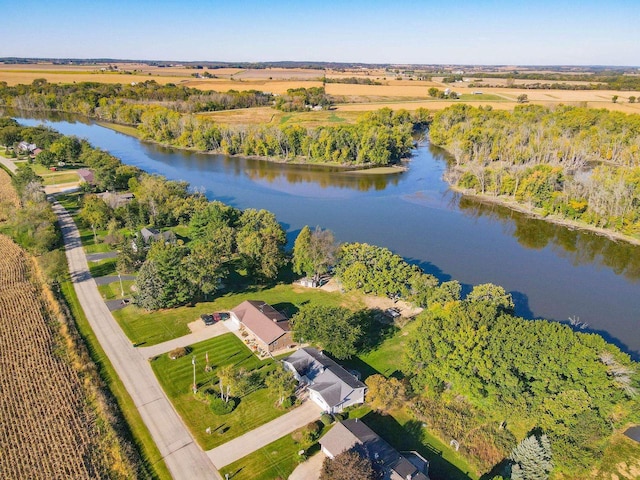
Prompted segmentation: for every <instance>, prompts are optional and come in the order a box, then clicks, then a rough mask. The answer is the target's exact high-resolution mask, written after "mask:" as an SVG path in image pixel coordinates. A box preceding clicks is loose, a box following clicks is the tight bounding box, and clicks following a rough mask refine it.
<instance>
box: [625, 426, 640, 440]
mask: <svg viewBox="0 0 640 480" xmlns="http://www.w3.org/2000/svg"><path fill="white" fill-rule="evenodd" d="M624 434H625V435H626V436H627V437H629V438H630V439H631V440H635V441H636V442H640V426H637V427H631V428H628V429H627V430H626V432H624Z"/></svg>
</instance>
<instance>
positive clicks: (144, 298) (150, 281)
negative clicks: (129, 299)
mask: <svg viewBox="0 0 640 480" xmlns="http://www.w3.org/2000/svg"><path fill="white" fill-rule="evenodd" d="M136 289H137V294H136V303H137V304H138V305H139V306H140V307H142V308H145V309H147V310H158V309H159V308H162V307H163V304H162V301H161V299H160V298H161V295H162V291H163V289H164V282H163V281H162V277H161V276H160V274H159V273H158V269H157V267H156V264H155V263H154V262H153V261H151V260H147V261H146V262H144V263H143V264H142V267H140V272H138V277H137V278H136Z"/></svg>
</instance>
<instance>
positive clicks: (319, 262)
mask: <svg viewBox="0 0 640 480" xmlns="http://www.w3.org/2000/svg"><path fill="white" fill-rule="evenodd" d="M335 252H336V244H335V239H334V238H333V233H331V231H329V230H322V229H321V228H320V227H316V229H315V230H314V231H313V232H312V231H311V230H310V229H309V227H308V226H306V225H305V226H304V227H303V228H302V230H300V233H299V234H298V237H297V238H296V241H295V243H294V245H293V271H294V272H295V273H297V274H299V275H302V274H304V275H307V276H308V277H313V280H314V281H315V282H318V281H319V280H320V276H321V275H323V274H325V273H327V270H328V269H329V267H330V266H331V265H333V263H334V262H335Z"/></svg>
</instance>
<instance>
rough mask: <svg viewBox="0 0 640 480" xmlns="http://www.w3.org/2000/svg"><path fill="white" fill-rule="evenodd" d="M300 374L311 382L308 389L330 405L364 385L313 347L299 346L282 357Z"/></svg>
mask: <svg viewBox="0 0 640 480" xmlns="http://www.w3.org/2000/svg"><path fill="white" fill-rule="evenodd" d="M284 361H285V362H287V363H289V364H291V365H292V366H293V368H295V369H296V371H297V372H298V374H299V375H300V376H305V377H307V378H308V379H309V381H310V382H311V385H310V386H309V389H310V390H314V391H316V392H318V393H319V394H320V395H321V396H322V398H323V399H324V400H325V402H327V404H328V405H329V406H331V407H334V406H336V405H339V404H340V403H341V402H342V400H343V399H344V398H346V397H347V396H349V394H350V393H351V392H352V391H353V390H355V389H359V388H366V385H365V384H364V383H362V382H361V381H360V380H358V379H357V378H356V377H354V376H353V375H352V374H350V373H349V372H348V371H346V370H345V369H344V368H343V367H341V366H340V365H338V363H336V362H334V361H333V360H332V359H330V358H329V357H327V356H326V355H325V354H323V353H322V352H320V351H318V350H316V349H315V348H311V347H307V348H301V349H300V350H298V351H297V352H295V353H294V354H293V355H291V356H289V357H287V358H285V359H284Z"/></svg>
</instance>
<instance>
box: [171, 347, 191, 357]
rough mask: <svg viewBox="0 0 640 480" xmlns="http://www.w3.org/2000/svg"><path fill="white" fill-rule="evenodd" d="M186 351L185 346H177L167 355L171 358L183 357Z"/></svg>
mask: <svg viewBox="0 0 640 480" xmlns="http://www.w3.org/2000/svg"><path fill="white" fill-rule="evenodd" d="M187 353H189V352H188V351H187V349H186V348H185V347H178V348H174V349H173V350H171V351H170V352H169V353H168V354H167V355H169V358H170V359H171V360H176V359H178V358H181V357H184V356H185V355H186V354H187Z"/></svg>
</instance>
